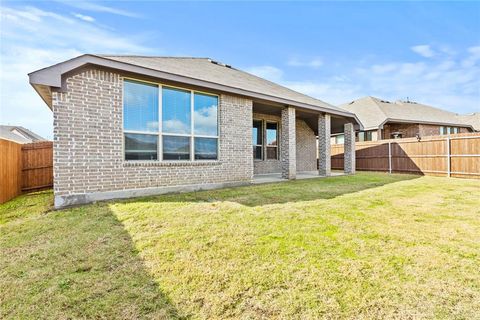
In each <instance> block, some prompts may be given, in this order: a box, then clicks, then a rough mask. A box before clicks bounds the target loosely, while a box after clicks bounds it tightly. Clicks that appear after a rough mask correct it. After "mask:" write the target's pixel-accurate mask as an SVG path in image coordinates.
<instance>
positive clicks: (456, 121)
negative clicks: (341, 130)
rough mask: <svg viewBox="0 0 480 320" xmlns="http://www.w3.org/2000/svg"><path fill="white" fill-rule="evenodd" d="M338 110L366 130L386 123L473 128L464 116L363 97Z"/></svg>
mask: <svg viewBox="0 0 480 320" xmlns="http://www.w3.org/2000/svg"><path fill="white" fill-rule="evenodd" d="M340 108H342V109H344V110H347V111H349V112H353V113H355V114H356V115H357V117H358V118H359V119H360V121H361V122H362V124H363V126H364V128H365V129H366V130H369V129H378V128H379V127H381V126H382V125H383V124H384V123H385V122H387V121H399V122H401V121H405V122H419V123H434V124H445V125H455V126H462V125H463V126H473V124H472V123H469V121H470V118H468V121H467V120H466V118H464V117H465V116H460V115H458V114H456V113H453V112H449V111H445V110H442V109H438V108H434V107H432V106H428V105H425V104H421V103H417V102H405V101H395V102H390V101H386V100H382V99H378V98H375V97H364V98H361V99H357V100H354V101H352V102H350V103H346V104H343V105H341V106H340ZM477 130H478V129H477Z"/></svg>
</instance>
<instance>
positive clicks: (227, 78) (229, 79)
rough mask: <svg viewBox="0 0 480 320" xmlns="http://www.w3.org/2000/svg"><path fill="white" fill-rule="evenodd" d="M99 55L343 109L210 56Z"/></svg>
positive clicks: (225, 84)
mask: <svg viewBox="0 0 480 320" xmlns="http://www.w3.org/2000/svg"><path fill="white" fill-rule="evenodd" d="M99 56H100V57H103V58H106V59H111V60H115V61H119V62H124V63H129V64H133V65H136V66H142V67H145V68H149V69H153V70H158V71H163V72H168V73H172V74H178V75H182V76H186V77H190V78H193V79H199V80H203V81H208V82H212V83H217V84H221V85H224V86H228V87H232V88H238V89H243V90H247V91H251V92H257V93H262V94H267V95H270V96H273V97H279V98H284V99H288V100H292V101H298V102H301V103H305V104H309V105H312V106H319V107H322V108H329V109H333V110H337V111H342V110H341V109H339V108H337V107H335V106H333V105H331V104H328V103H326V102H324V101H321V100H318V99H315V98H312V97H310V96H307V95H304V94H302V93H299V92H297V91H294V90H291V89H289V88H286V87H284V86H281V85H279V84H276V83H274V82H271V81H268V80H265V79H263V78H260V77H257V76H255V75H253V74H250V73H247V72H245V71H242V70H239V69H236V68H233V67H231V66H228V65H225V64H221V63H218V62H217V63H215V61H213V60H211V59H209V58H188V57H185V58H182V57H145V56H111V55H99Z"/></svg>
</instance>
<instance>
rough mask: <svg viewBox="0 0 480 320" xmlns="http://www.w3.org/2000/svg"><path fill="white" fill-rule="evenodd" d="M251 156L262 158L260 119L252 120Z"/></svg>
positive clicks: (261, 126)
mask: <svg viewBox="0 0 480 320" xmlns="http://www.w3.org/2000/svg"><path fill="white" fill-rule="evenodd" d="M252 139H253V141H252V143H253V158H254V159H255V160H262V159H263V156H262V153H263V125H262V121H261V120H253V129H252Z"/></svg>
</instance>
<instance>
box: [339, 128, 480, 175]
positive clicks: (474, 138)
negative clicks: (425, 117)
mask: <svg viewBox="0 0 480 320" xmlns="http://www.w3.org/2000/svg"><path fill="white" fill-rule="evenodd" d="M331 152H332V169H343V152H344V151H343V145H339V144H336V145H332V147H331ZM355 157H356V161H355V164H356V169H357V170H366V171H386V172H403V173H419V174H428V175H437V176H448V177H459V178H476V179H480V133H468V134H457V135H450V136H432V137H422V138H421V140H420V141H418V140H417V139H416V138H407V139H393V140H381V141H369V142H357V143H356V144H355Z"/></svg>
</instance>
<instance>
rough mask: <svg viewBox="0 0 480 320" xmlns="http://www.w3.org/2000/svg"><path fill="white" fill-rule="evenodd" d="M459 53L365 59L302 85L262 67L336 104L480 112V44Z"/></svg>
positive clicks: (295, 87) (280, 79)
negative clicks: (365, 100)
mask: <svg viewBox="0 0 480 320" xmlns="http://www.w3.org/2000/svg"><path fill="white" fill-rule="evenodd" d="M457 51H458V56H457V55H455V56H445V57H443V59H440V58H439V59H435V60H427V61H408V62H406V61H387V62H385V63H382V64H379V63H372V64H370V65H369V64H368V61H367V60H359V62H356V63H355V64H353V65H347V64H345V67H343V68H335V70H333V71H331V74H327V73H325V72H323V70H324V69H322V72H319V73H317V74H315V75H314V77H315V78H311V79H306V80H301V81H298V80H292V79H291V78H290V77H289V74H287V73H286V72H283V71H282V70H281V69H279V68H277V67H275V66H262V67H260V68H259V69H260V70H275V73H274V75H276V76H275V78H276V79H275V81H276V82H277V83H279V84H282V85H284V86H286V87H288V88H291V89H293V90H296V91H299V92H302V93H304V94H307V95H310V96H312V97H315V98H317V99H320V100H323V101H325V102H328V103H331V104H335V105H339V104H342V103H346V102H349V101H352V100H354V99H357V98H360V97H364V96H377V97H379V98H384V99H387V100H393V101H394V100H398V99H405V98H406V97H409V98H410V99H411V100H414V101H418V102H421V103H425V104H429V105H432V106H435V107H439V108H443V109H447V110H450V111H453V112H457V113H471V112H480V90H479V88H480V46H473V47H470V48H466V49H463V50H460V49H459V48H457ZM256 69H257V68H256V67H252V68H250V70H256ZM270 73H271V72H270ZM257 74H259V73H257Z"/></svg>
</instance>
